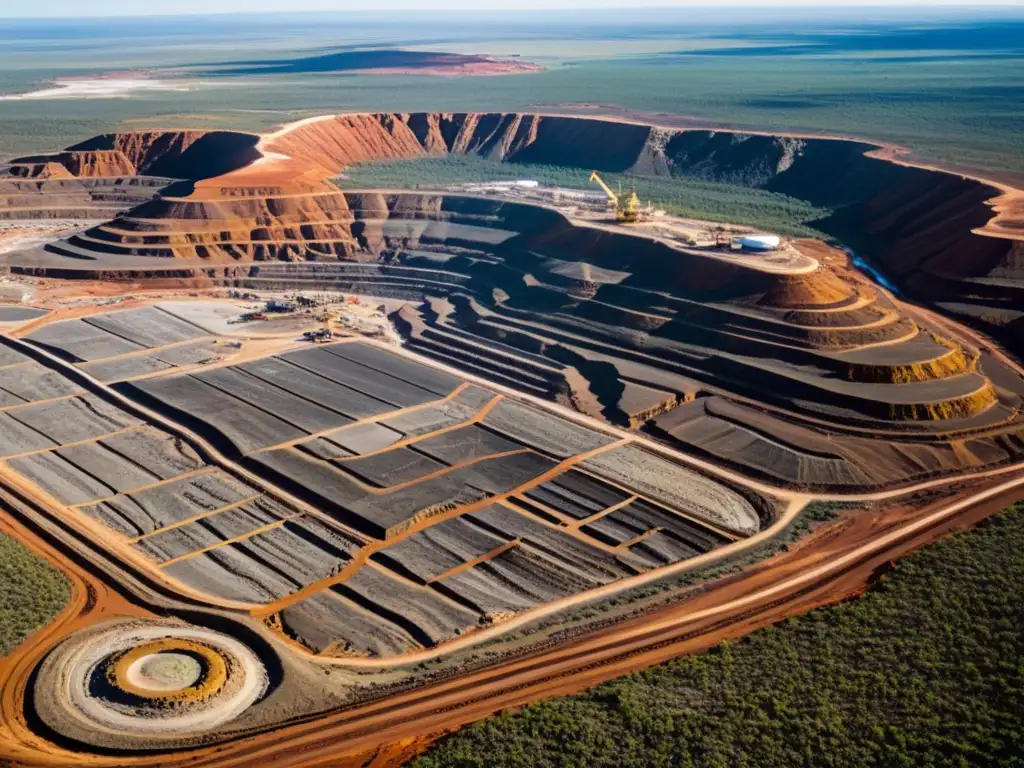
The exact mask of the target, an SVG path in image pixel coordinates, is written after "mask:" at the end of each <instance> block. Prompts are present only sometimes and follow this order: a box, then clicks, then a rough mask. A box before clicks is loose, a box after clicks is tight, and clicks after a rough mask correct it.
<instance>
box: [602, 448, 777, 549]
mask: <svg viewBox="0 0 1024 768" xmlns="http://www.w3.org/2000/svg"><path fill="white" fill-rule="evenodd" d="M583 466H585V467H586V468H588V469H590V470H592V471H594V472H596V473H598V474H603V475H605V476H607V477H608V478H610V479H612V480H615V481H616V482H619V483H621V484H622V485H624V486H626V487H627V488H635V489H636V490H637V491H640V492H641V493H643V494H644V495H646V496H650V497H651V498H655V499H659V500H663V501H665V502H667V503H668V504H671V505H672V506H674V507H676V508H677V509H680V510H685V511H686V512H688V513H690V514H692V515H694V516H695V517H701V518H704V519H705V520H709V521H711V522H713V523H716V524H718V525H721V526H723V527H725V528H728V529H729V530H732V531H736V532H737V533H742V534H753V533H756V532H757V531H758V530H759V529H760V527H761V523H760V520H759V518H758V514H757V510H755V509H754V507H753V505H752V504H751V503H750V502H749V501H747V500H746V499H745V498H743V497H742V496H741V495H740V494H738V493H736V492H735V491H733V490H730V489H729V488H726V487H725V486H724V485H722V484H721V483H719V482H716V481H714V480H712V479H710V478H708V477H705V476H704V475H700V474H697V473H696V472H694V471H692V470H690V469H687V468H685V467H682V466H680V465H678V464H674V463H673V462H671V461H669V460H668V459H664V458H662V457H660V456H655V455H654V454H652V453H648V452H647V451H644V450H643V449H641V448H638V447H636V446H634V445H626V446H622V447H621V448H616V449H615V450H612V451H607V452H605V453H602V454H599V455H597V456H594V457H592V458H590V459H587V460H586V461H584V462H583Z"/></svg>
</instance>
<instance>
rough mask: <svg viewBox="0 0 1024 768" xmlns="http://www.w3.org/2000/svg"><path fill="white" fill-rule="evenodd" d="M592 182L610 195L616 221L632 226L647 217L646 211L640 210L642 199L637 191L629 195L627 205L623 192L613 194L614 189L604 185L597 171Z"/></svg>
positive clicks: (648, 210)
mask: <svg viewBox="0 0 1024 768" xmlns="http://www.w3.org/2000/svg"><path fill="white" fill-rule="evenodd" d="M590 180H591V181H595V182H597V183H598V185H600V187H601V189H603V190H604V193H605V194H606V195H608V199H609V200H611V201H612V203H613V204H614V206H615V220H616V221H619V222H622V223H623V224H631V223H633V222H636V221H640V220H641V219H644V218H646V217H645V215H644V214H645V211H644V210H642V209H641V208H640V198H639V197H637V195H636V189H635V188H634V189H633V191H632V192H630V193H629V197H627V198H626V202H625V205H623V203H622V192H621V191H620V192H619V194H615V193H614V192H612V188H611V187H609V186H608V185H607V184H605V183H604V179H602V178H601V177H600V176H598V175H597V171H593V172H592V173H591V174H590ZM650 208H651V207H650V206H649V205H648V206H647V212H650Z"/></svg>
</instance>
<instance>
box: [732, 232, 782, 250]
mask: <svg viewBox="0 0 1024 768" xmlns="http://www.w3.org/2000/svg"><path fill="white" fill-rule="evenodd" d="M780 245H782V238H780V237H779V236H778V235H740V236H739V237H734V238H733V239H732V247H733V250H737V251H777V250H779V246H780Z"/></svg>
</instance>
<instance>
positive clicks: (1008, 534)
mask: <svg viewBox="0 0 1024 768" xmlns="http://www.w3.org/2000/svg"><path fill="white" fill-rule="evenodd" d="M1022 587H1024V504H1020V505H1017V506H1016V507H1014V508H1012V509H1011V510H1008V511H1006V512H1004V513H1002V514H1001V515H998V516H996V517H994V518H992V519H990V520H989V521H987V522H986V523H984V524H983V525H981V526H980V527H979V528H977V529H975V530H974V531H971V532H968V533H963V534H957V535H954V536H951V537H949V538H947V539H944V540H942V541H940V542H937V543H935V544H932V545H930V546H929V547H927V548H925V549H924V550H922V551H920V552H917V553H914V554H911V555H908V556H907V557H905V558H903V559H901V560H900V561H899V562H898V563H897V565H896V568H895V569H894V570H893V571H892V572H890V573H888V574H887V575H886V576H885V577H884V578H883V579H882V580H881V582H880V583H879V584H878V585H877V586H876V587H875V588H874V589H872V590H871V591H870V592H868V593H867V594H866V595H864V596H863V597H861V598H859V599H857V600H853V601H850V602H847V603H843V604H840V605H836V606H831V607H828V608H823V609H820V610H817V611H813V612H811V613H809V614H807V615H805V616H801V617H798V618H794V619H789V620H787V621H785V622H782V623H780V624H778V625H776V626H774V627H769V628H767V629H763V630H760V631H758V632H755V633H753V634H751V635H750V636H748V637H747V638H744V639H743V640H740V641H737V642H734V643H723V644H721V645H719V646H717V647H716V648H714V649H712V650H711V651H709V652H708V653H705V654H702V655H698V656H692V657H689V658H684V659H679V660H677V661H673V662H670V663H668V664H664V665H661V666H658V667H654V668H652V669H649V670H646V671H644V672H641V673H638V674H635V675H630V676H628V677H624V678H621V679H619V680H616V681H613V682H611V683H606V684H604V685H601V686H598V687H596V688H594V689H593V690H591V691H589V692H587V693H585V694H582V695H580V696H572V697H564V698H559V699H553V700H550V701H545V702H541V703H538V704H534V705H531V706H528V707H526V708H524V709H523V710H522V711H520V712H518V713H515V714H512V713H504V714H501V715H499V716H497V717H494V718H490V719H488V720H485V721H482V722H480V723H477V724H476V725H473V726H471V727H469V728H466V729H464V730H462V731H460V732H459V733H456V734H454V735H452V736H450V737H447V738H445V739H443V740H442V741H441V742H440V743H439V745H438V746H437V747H436V748H435V749H434V750H433V751H432V752H430V753H428V754H427V755H425V756H423V757H421V758H420V759H418V760H417V761H416V762H415V763H413V766H414V768H447V767H448V766H459V768H475V767H476V766H489V767H490V768H498V767H500V766H508V767H512V766H523V767H524V768H525V767H526V766H529V767H530V768H533V767H534V766H590V767H593V768H599V767H600V766H609V768H610V767H612V766H614V767H615V768H620V767H622V768H629V767H630V766H637V767H638V768H639V767H640V766H643V767H644V768H647V767H648V766H665V768H669V767H671V768H677V767H678V768H687V767H696V766H714V767H716V768H717V767H719V766H721V767H722V768H725V767H726V766H728V767H729V768H732V767H733V766H748V767H750V768H754V767H755V766H756V767H757V768H773V767H774V766H778V767H779V768H790V766H811V765H815V766H851V767H852V766H870V765H875V766H994V765H1005V766H1010V765H1021V762H1020V761H1021V751H1020V750H1021V744H1022V743H1024V719H1022V717H1021V711H1022V710H1021V702H1022V701H1024V664H1022V661H1021V660H1022V658H1024V601H1022V600H1021V599H1020V594H1021V588H1022Z"/></svg>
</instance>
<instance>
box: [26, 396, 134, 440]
mask: <svg viewBox="0 0 1024 768" xmlns="http://www.w3.org/2000/svg"><path fill="white" fill-rule="evenodd" d="M8 413H9V414H10V415H11V416H13V417H14V418H15V419H17V420H18V421H20V422H21V423H23V424H27V425H28V426H30V427H32V428H33V429H35V430H37V431H39V432H42V433H43V434H44V435H46V436H47V437H49V438H51V439H53V440H55V441H56V442H58V443H60V444H61V445H64V444H66V443H74V442H78V441H80V440H90V439H92V438H94V437H101V436H103V435H108V434H110V433H111V432H117V431H119V430H122V429H125V428H126V427H133V426H137V425H139V424H141V423H142V422H141V421H140V420H139V419H136V418H135V417H134V416H131V415H130V414H128V413H127V412H125V411H122V410H121V409H119V408H117V407H115V406H113V405H111V404H110V403H108V402H107V401H106V400H100V399H99V398H98V397H95V396H93V395H85V396H83V397H74V398H71V399H68V400H58V401H56V402H53V403H40V404H39V405H27V406H23V407H21V408H16V409H14V410H12V411H8Z"/></svg>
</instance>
